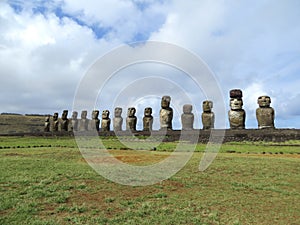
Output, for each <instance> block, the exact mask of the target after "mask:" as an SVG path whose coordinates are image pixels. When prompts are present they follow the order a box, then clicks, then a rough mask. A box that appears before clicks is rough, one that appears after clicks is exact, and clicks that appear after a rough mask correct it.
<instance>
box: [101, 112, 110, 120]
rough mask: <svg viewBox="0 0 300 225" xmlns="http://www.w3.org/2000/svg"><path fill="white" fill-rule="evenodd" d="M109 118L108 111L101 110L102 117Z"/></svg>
mask: <svg viewBox="0 0 300 225" xmlns="http://www.w3.org/2000/svg"><path fill="white" fill-rule="evenodd" d="M108 118H109V111H108V110H103V111H102V119H108Z"/></svg>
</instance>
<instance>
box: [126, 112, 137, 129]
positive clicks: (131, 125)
mask: <svg viewBox="0 0 300 225" xmlns="http://www.w3.org/2000/svg"><path fill="white" fill-rule="evenodd" d="M135 113H136V109H135V108H133V107H131V108H128V111H127V118H126V130H130V131H136V122H137V118H136V116H135Z"/></svg>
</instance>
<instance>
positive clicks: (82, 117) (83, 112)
mask: <svg viewBox="0 0 300 225" xmlns="http://www.w3.org/2000/svg"><path fill="white" fill-rule="evenodd" d="M86 116H87V111H86V110H83V111H82V112H81V119H86Z"/></svg>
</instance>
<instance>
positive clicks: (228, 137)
mask: <svg viewBox="0 0 300 225" xmlns="http://www.w3.org/2000/svg"><path fill="white" fill-rule="evenodd" d="M77 134H78V135H83V136H92V135H95V134H97V133H96V132H91V131H85V132H77ZM211 134H212V135H213V136H212V139H211V141H212V142H213V141H214V140H217V141H218V143H220V141H222V142H223V143H224V142H242V141H250V142H252V141H268V142H284V141H289V140H300V129H265V130H259V129H242V130H230V129H214V130H212V133H211V131H210V130H191V131H181V130H172V131H152V132H148V131H135V132H129V131H120V132H117V133H115V132H114V131H108V132H101V131H100V132H98V135H99V136H101V137H114V136H122V137H126V136H127V137H133V136H135V137H137V138H144V137H145V138H147V137H149V136H151V138H153V139H154V140H156V139H157V140H161V141H166V142H168V141H169V142H171V141H179V140H184V141H192V142H198V143H207V142H208V141H209V139H210V137H211ZM0 136H45V137H50V136H74V133H73V132H62V131H61V132H31V133H14V134H0ZM222 138H223V140H222Z"/></svg>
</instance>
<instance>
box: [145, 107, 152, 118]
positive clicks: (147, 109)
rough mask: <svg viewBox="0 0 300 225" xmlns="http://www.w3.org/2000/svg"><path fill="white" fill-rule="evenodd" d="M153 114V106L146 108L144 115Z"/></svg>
mask: <svg viewBox="0 0 300 225" xmlns="http://www.w3.org/2000/svg"><path fill="white" fill-rule="evenodd" d="M151 114H152V108H151V107H147V108H145V110H144V115H145V116H151Z"/></svg>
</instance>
